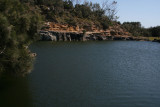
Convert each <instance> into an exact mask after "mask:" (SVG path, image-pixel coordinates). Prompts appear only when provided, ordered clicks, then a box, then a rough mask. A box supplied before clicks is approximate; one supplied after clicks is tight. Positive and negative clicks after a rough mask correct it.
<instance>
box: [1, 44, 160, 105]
mask: <svg viewBox="0 0 160 107" xmlns="http://www.w3.org/2000/svg"><path fill="white" fill-rule="evenodd" d="M31 50H32V51H33V52H36V53H37V54H38V56H37V58H36V61H35V67H34V70H33V72H32V73H31V74H30V75H29V76H27V77H26V78H19V77H2V78H1V81H0V107H12V106H14V107H160V44H159V43H152V42H136V41H110V42H66V43H65V42H60V43H52V42H37V43H35V44H33V45H32V46H31Z"/></svg>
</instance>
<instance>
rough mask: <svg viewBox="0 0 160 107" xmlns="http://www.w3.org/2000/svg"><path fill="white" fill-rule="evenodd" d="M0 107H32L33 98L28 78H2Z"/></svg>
mask: <svg viewBox="0 0 160 107" xmlns="http://www.w3.org/2000/svg"><path fill="white" fill-rule="evenodd" d="M0 107H32V96H31V93H30V91H29V84H28V80H27V78H22V77H13V76H5V77H2V78H0Z"/></svg>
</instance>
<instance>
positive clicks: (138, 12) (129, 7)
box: [88, 0, 160, 28]
mask: <svg viewBox="0 0 160 107" xmlns="http://www.w3.org/2000/svg"><path fill="white" fill-rule="evenodd" d="M88 1H92V2H94V3H95V2H96V3H102V2H103V1H105V0H88ZM109 1H113V0H109ZM115 1H117V3H118V4H117V11H118V13H117V16H118V17H119V19H118V21H120V22H121V23H123V22H126V21H129V22H132V21H134V22H135V21H138V22H141V24H142V26H143V27H145V28H148V27H154V26H160V0H115Z"/></svg>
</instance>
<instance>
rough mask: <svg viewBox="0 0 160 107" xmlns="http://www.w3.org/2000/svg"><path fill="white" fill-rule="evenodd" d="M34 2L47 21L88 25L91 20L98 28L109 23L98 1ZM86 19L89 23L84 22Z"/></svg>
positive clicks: (49, 0)
mask: <svg viewBox="0 0 160 107" xmlns="http://www.w3.org/2000/svg"><path fill="white" fill-rule="evenodd" d="M34 4H37V5H38V6H39V7H40V9H41V11H42V14H43V15H44V16H45V18H46V20H47V21H52V22H56V23H60V24H69V25H73V26H77V25H79V26H80V27H85V26H86V25H87V26H89V25H88V24H89V23H90V22H91V23H92V25H93V24H94V25H97V27H99V29H107V28H108V27H109V26H110V23H111V20H110V19H109V18H108V17H107V16H106V14H105V10H104V9H102V7H101V6H100V4H98V3H95V4H94V3H92V2H84V3H83V4H75V5H74V3H73V2H72V0H45V2H44V0H39V1H38V0H37V1H35V3H34ZM86 20H87V21H88V22H89V23H86ZM92 25H90V26H92Z"/></svg>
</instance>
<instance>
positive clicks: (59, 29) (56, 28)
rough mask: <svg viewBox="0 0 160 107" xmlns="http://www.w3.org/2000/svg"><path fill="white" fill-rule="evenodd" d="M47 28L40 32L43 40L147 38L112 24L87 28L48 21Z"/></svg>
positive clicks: (139, 39)
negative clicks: (135, 35) (134, 34)
mask: <svg viewBox="0 0 160 107" xmlns="http://www.w3.org/2000/svg"><path fill="white" fill-rule="evenodd" d="M45 28H46V29H44V30H42V31H40V32H39V34H40V36H41V39H40V40H42V41H89V40H90V41H91V40H92V41H95V40H97V41H103V40H136V41H142V40H147V39H146V38H143V37H132V36H131V34H130V33H128V32H126V31H125V30H124V29H122V28H121V27H120V25H114V26H111V27H109V28H108V29H107V30H100V29H98V28H97V27H95V25H94V26H92V27H90V28H88V29H87V30H86V29H83V28H79V26H70V25H61V24H56V23H53V22H47V23H46V24H45ZM84 31H85V32H84Z"/></svg>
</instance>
